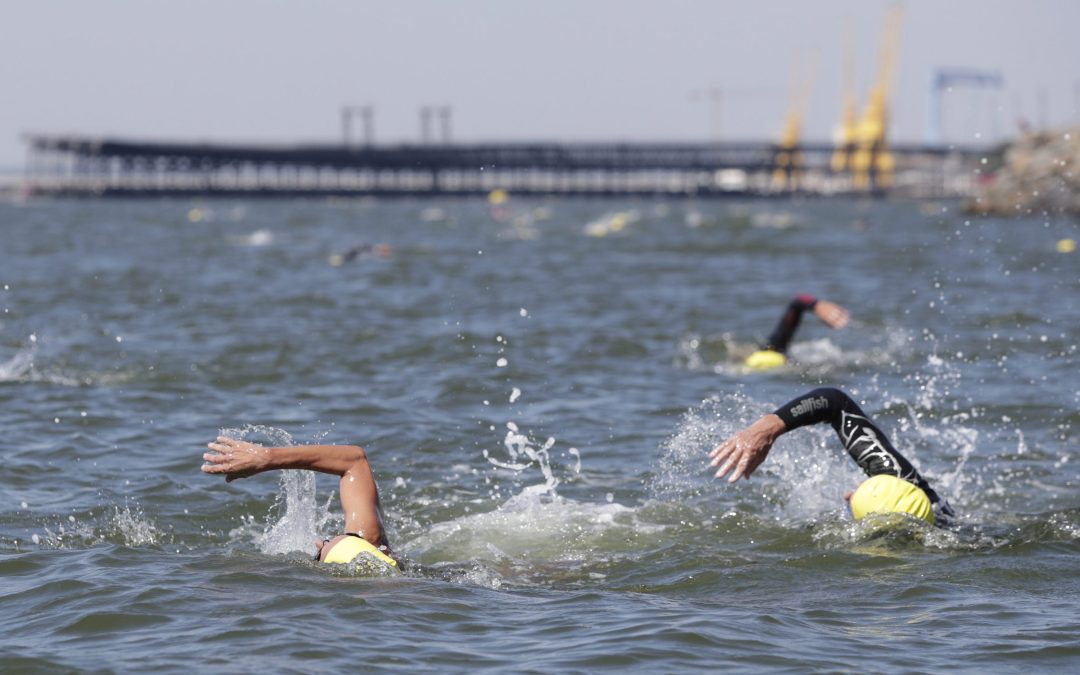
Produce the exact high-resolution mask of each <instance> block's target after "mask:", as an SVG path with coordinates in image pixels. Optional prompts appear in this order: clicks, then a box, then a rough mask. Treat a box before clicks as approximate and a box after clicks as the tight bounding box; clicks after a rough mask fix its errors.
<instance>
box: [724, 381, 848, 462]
mask: <svg viewBox="0 0 1080 675" xmlns="http://www.w3.org/2000/svg"><path fill="white" fill-rule="evenodd" d="M843 397H844V394H843V392H841V391H840V390H839V389H836V388H834V387H820V388H818V389H814V390H813V391H809V392H807V393H805V394H803V395H802V396H799V397H797V398H794V399H792V400H791V401H788V402H787V403H785V404H784V405H782V406H780V407H779V408H777V409H776V410H775V411H774V412H772V413H770V414H768V415H765V416H764V417H762V418H761V419H759V420H758V421H757V422H754V423H753V424H751V425H750V426H749V427H747V428H745V429H743V430H742V431H740V432H738V433H736V434H735V435H733V436H732V437H731V438H729V439H727V440H726V441H724V442H723V443H721V444H720V445H718V446H717V447H716V448H715V449H714V450H713V451H712V452H710V453H709V457H711V458H712V461H711V462H710V463H709V466H712V467H719V468H718V469H717V471H716V477H717V478H723V477H724V474H726V473H727V472H728V471H732V469H734V471H732V473H731V476H729V477H728V482H731V483H734V482H735V481H737V480H739V479H740V478H742V477H744V476H745V477H746V478H749V477H750V474H752V473H753V472H754V470H755V469H757V467H758V466H759V465H760V464H761V463H762V462H764V461H765V458H766V457H767V456H768V454H769V450H771V449H772V445H773V443H774V442H776V439H777V438H780V436H782V435H784V434H785V433H787V432H788V431H790V430H792V429H796V428H798V427H801V426H805V425H807V424H817V423H819V422H829V423H832V424H834V426H837V427H838V426H839V414H840V408H841V405H840V401H841V400H842V398H843Z"/></svg>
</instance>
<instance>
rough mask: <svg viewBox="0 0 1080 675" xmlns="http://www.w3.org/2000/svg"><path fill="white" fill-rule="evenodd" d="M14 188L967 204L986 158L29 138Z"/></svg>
mask: <svg viewBox="0 0 1080 675" xmlns="http://www.w3.org/2000/svg"><path fill="white" fill-rule="evenodd" d="M25 140H26V142H27V144H28V155H27V163H26V169H25V175H24V179H23V191H24V193H25V194H28V195H37V196H76V197H156V196H215V195H217V196H229V197H258V196H438V195H475V194H487V193H489V192H491V191H492V190H506V191H509V192H511V193H514V194H528V195H583V196H603V195H656V196H701V197H722V196H733V195H753V196H779V195H790V194H813V195H835V194H850V193H853V192H868V193H875V194H885V193H888V194H913V195H919V196H934V197H947V196H964V195H966V194H969V193H970V191H971V189H972V188H973V184H974V179H975V177H976V175H977V172H978V169H979V166H980V162H982V161H983V159H984V158H985V157H987V156H988V155H989V154H992V153H993V150H992V149H990V148H975V147H971V148H956V147H945V146H930V145H902V144H900V145H892V146H891V147H890V148H889V151H890V152H891V153H892V155H893V157H895V163H896V166H895V170H894V174H893V176H892V177H891V180H890V182H889V184H888V185H887V186H883V185H870V186H858V185H856V183H855V182H854V181H853V179H852V176H851V175H850V174H848V173H845V172H836V171H834V170H833V169H832V168H830V159H831V158H832V157H833V156H834V154H835V152H836V148H835V146H833V145H832V144H826V143H819V144H813V143H811V144H803V145H800V146H798V148H797V152H798V155H799V157H800V164H799V167H798V174H797V175H790V174H789V176H788V177H787V178H786V179H785V180H784V181H782V182H780V183H778V182H777V180H776V175H777V170H778V168H782V163H783V160H784V158H788V157H790V156H791V148H784V149H783V151H782V152H781V149H780V148H779V147H778V146H777V144H775V143H768V142H741V143H739V142H731V143H690V142H686V143H631V142H623V143H554V142H543V143H540V142H538V143H525V142H508V143H483V144H467V143H453V144H451V143H424V144H415V145H407V144H403V145H373V144H364V145H358V146H353V145H347V144H337V145H332V144H327V145H294V146H274V145H239V144H215V143H178V142H171V143H170V142H156V141H134V140H124V139H110V138H92V137H86V136H72V135H46V134H30V135H26V136H25Z"/></svg>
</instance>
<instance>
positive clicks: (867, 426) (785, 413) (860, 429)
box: [774, 387, 955, 525]
mask: <svg viewBox="0 0 1080 675" xmlns="http://www.w3.org/2000/svg"><path fill="white" fill-rule="evenodd" d="M774 413H775V414H776V416H777V417H779V418H780V419H781V420H783V422H784V426H785V427H787V429H788V430H789V431H790V430H791V429H795V428H797V427H803V426H806V425H808V424H818V423H820V422H828V423H829V424H831V425H832V428H833V429H834V430H835V431H836V433H837V435H838V436H840V441H841V442H842V443H843V444H844V449H845V450H847V451H848V454H849V455H851V458H852V459H854V460H855V463H856V464H858V465H859V468H861V469H862V470H863V471H864V472H866V475H867V476H876V475H878V474H883V473H884V474H888V475H890V476H897V477H898V478H903V479H904V480H906V481H908V482H909V483H912V484H914V485H917V486H919V487H920V488H922V490H923V492H925V493H926V496H927V497H929V498H930V503H931V504H932V505H933V507H934V517H935V520H936V521H937V524H938V525H942V524H945V523H946V522H948V520H949V519H950V518H952V517H953V516H954V515H955V513H954V512H953V510H952V507H950V506H949V503H948V502H947V501H945V500H944V499H942V498H941V497H940V496H938V493H937V492H935V491H934V489H933V488H932V487H930V484H929V483H927V482H926V479H925V478H923V477H922V476H921V475H919V472H918V471H916V470H915V467H914V466H912V465H911V462H909V461H907V459H906V458H905V457H904V456H903V455H901V454H900V453H899V452H898V451H897V450H896V448H894V447H893V446H892V443H890V442H889V438H888V437H887V436H886V435H885V434H884V432H882V431H881V429H879V428H878V427H877V426H876V425H875V424H874V423H873V421H871V420H870V418H869V417H867V415H866V413H864V412H863V411H862V408H860V407H859V405H858V404H857V403H855V401H853V400H851V397H850V396H848V395H847V394H845V393H844V392H842V391H840V390H839V389H837V388H835V387H821V388H818V389H814V390H813V391H810V392H807V393H805V394H803V395H802V396H799V397H798V398H795V399H793V400H791V401H788V402H787V403H785V404H784V405H782V406H780V407H779V408H777V409H776V410H775V411H774Z"/></svg>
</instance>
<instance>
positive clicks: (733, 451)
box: [709, 413, 787, 483]
mask: <svg viewBox="0 0 1080 675" xmlns="http://www.w3.org/2000/svg"><path fill="white" fill-rule="evenodd" d="M786 431H787V427H785V426H784V421H783V420H781V419H780V418H779V417H778V416H777V415H775V414H772V413H770V414H768V415H765V416H763V417H762V418H760V419H759V420H758V421H756V422H754V423H753V424H751V425H750V426H748V427H746V428H745V429H743V430H742V431H739V432H736V433H735V434H734V435H732V436H731V438H729V439H727V440H726V441H724V442H723V443H721V444H720V445H718V446H716V448H714V449H713V451H712V452H710V453H709V457H711V458H712V461H710V462H709V466H712V467H717V466H718V467H720V468H719V469H717V470H716V477H717V478H723V477H724V474H726V473H727V472H728V471H731V470H732V469H734V471H732V473H731V476H730V477H729V478H728V482H729V483H734V482H735V481H737V480H739V479H740V478H743V477H746V478H749V477H750V475H751V474H752V473H754V470H755V469H757V468H758V466H759V465H760V464H761V463H762V462H764V461H765V458H766V457H767V456H768V455H769V450H770V449H771V448H772V445H773V443H775V442H776V439H777V438H780V436H782V435H783V434H784V432H786Z"/></svg>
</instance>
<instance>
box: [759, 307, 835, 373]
mask: <svg viewBox="0 0 1080 675" xmlns="http://www.w3.org/2000/svg"><path fill="white" fill-rule="evenodd" d="M808 309H809V310H813V312H814V314H816V315H817V317H818V318H819V319H821V321H822V322H823V323H824V324H825V325H827V326H829V327H830V328H843V327H844V326H846V325H847V322H848V312H847V310H846V309H844V308H843V307H841V306H840V305H838V304H836V303H835V302H829V301H828V300H819V299H817V298H815V297H814V296H812V295H809V294H807V293H799V294H798V295H796V296H795V297H794V298H792V299H791V302H790V303H788V306H787V309H785V310H784V315H783V316H781V317H780V322H779V323H777V324H776V328H774V329H773V332H772V334H770V335H769V338H768V340H767V341H766V343H765V346H763V347H762V348H761V349H759V350H758V351H756V352H754V353H753V354H751V355H750V356H749V357H747V359H746V365H747V366H748V367H749V368H752V369H754V370H765V369H768V368H776V367H778V366H782V365H784V364H785V363H787V356H786V354H787V348H788V345H789V344H790V343H791V339H792V338H793V337H795V330H796V329H797V328H798V327H799V321H801V320H802V315H803V312H805V311H806V310H808Z"/></svg>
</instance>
